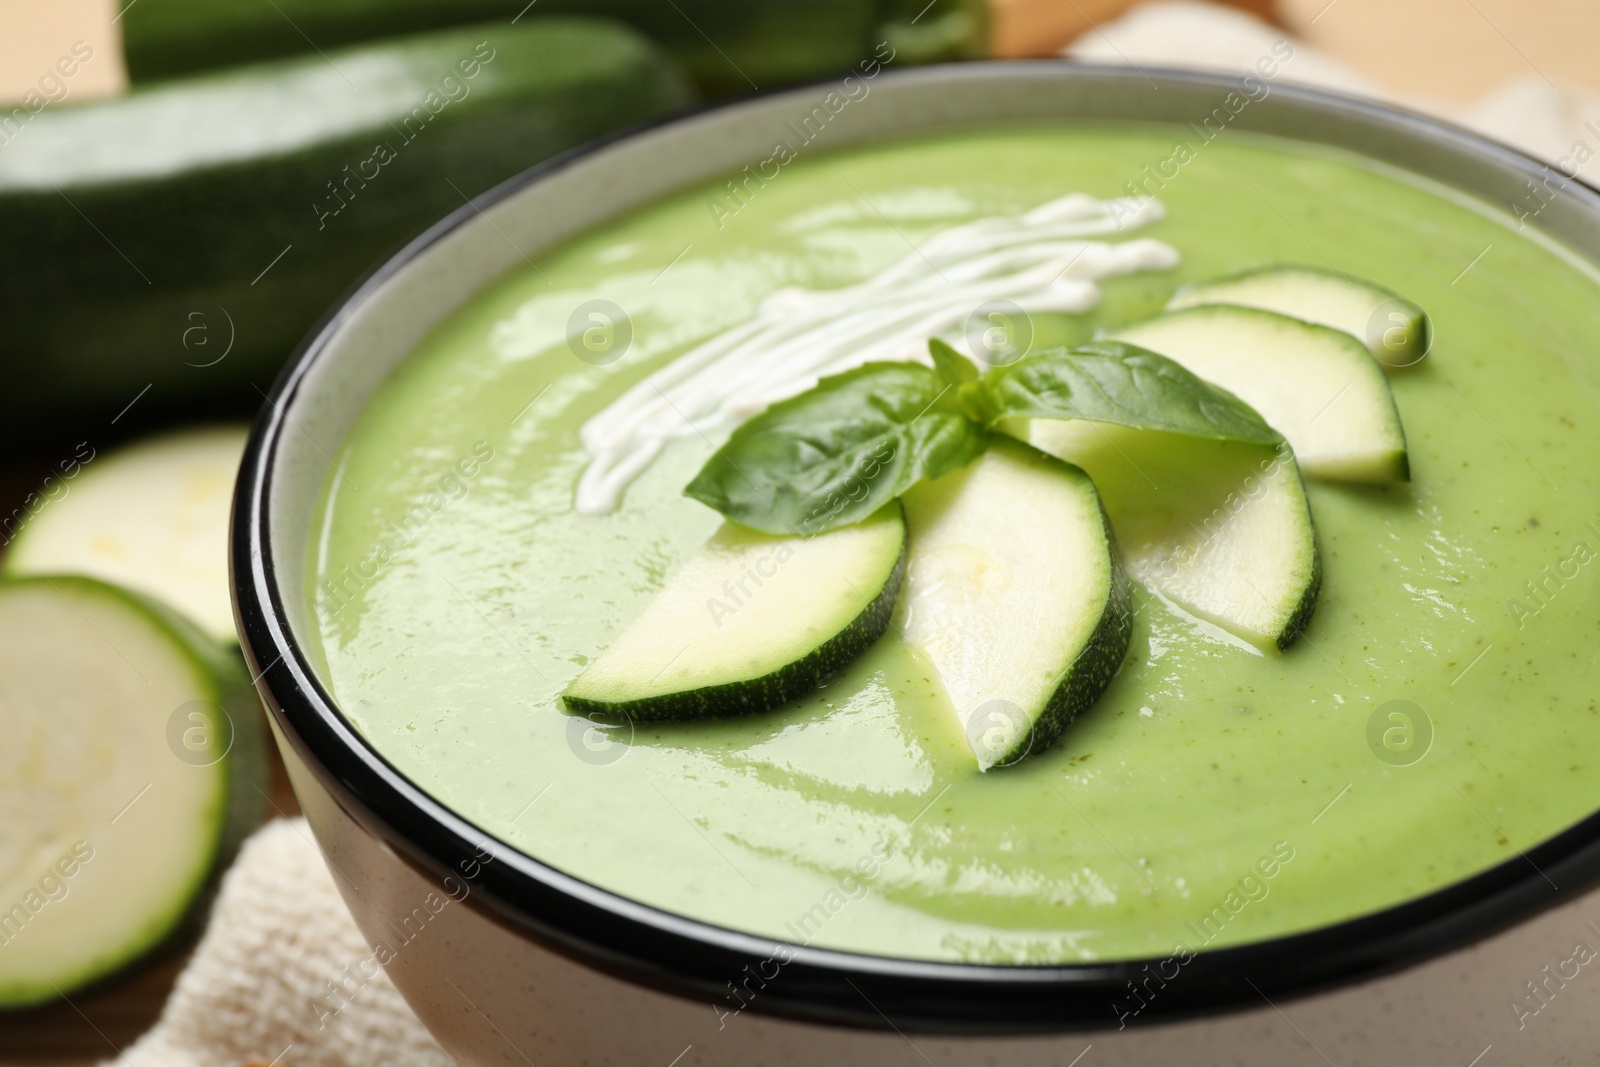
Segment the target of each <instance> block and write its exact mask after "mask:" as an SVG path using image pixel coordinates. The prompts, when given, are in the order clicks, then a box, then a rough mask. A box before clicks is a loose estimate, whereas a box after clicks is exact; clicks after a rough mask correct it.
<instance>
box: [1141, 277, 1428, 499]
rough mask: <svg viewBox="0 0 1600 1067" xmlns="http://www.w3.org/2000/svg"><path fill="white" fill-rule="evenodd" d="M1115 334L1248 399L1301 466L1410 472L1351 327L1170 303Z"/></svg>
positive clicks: (1320, 473)
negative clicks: (1178, 306)
mask: <svg viewBox="0 0 1600 1067" xmlns="http://www.w3.org/2000/svg"><path fill="white" fill-rule="evenodd" d="M1112 338H1113V339H1114V340H1118V341H1126V342H1128V343H1130V344H1135V345H1139V346H1141V347H1143V348H1148V349H1150V350H1151V351H1153V352H1159V353H1160V354H1161V355H1163V356H1166V357H1167V358H1168V359H1171V360H1173V361H1175V362H1177V363H1181V364H1183V365H1184V366H1185V367H1187V368H1189V370H1191V371H1193V372H1194V373H1195V374H1197V375H1199V376H1200V377H1202V378H1204V379H1206V380H1207V381H1209V382H1211V383H1212V384H1213V385H1220V386H1222V388H1224V389H1226V390H1228V391H1229V392H1231V393H1233V394H1234V395H1236V396H1238V397H1239V399H1241V400H1243V401H1244V402H1245V403H1247V404H1249V405H1250V406H1251V407H1253V408H1255V409H1256V411H1257V412H1259V413H1260V415H1261V417H1262V418H1264V419H1266V420H1267V423H1268V424H1269V425H1270V426H1271V427H1272V428H1273V429H1275V430H1277V431H1278V432H1279V433H1281V434H1283V436H1284V437H1286V438H1288V440H1289V444H1290V445H1291V446H1292V447H1293V448H1294V455H1295V459H1296V460H1297V461H1298V462H1299V464H1300V467H1301V469H1302V470H1304V471H1305V472H1306V473H1307V474H1309V475H1312V476H1315V477H1322V478H1328V479H1332V480H1335V481H1349V482H1377V483H1383V482H1397V481H1399V482H1403V481H1406V480H1408V479H1409V478H1410V476H1411V468H1410V464H1409V461H1408V460H1407V458H1406V435H1405V431H1404V430H1403V429H1402V428H1401V426H1400V413H1399V411H1398V410H1396V408H1395V405H1394V395H1393V394H1392V393H1390V391H1389V381H1388V379H1387V378H1385V377H1384V374H1383V368H1382V367H1380V366H1378V362H1377V360H1375V359H1373V358H1372V354H1371V353H1370V352H1368V351H1367V350H1366V348H1365V347H1363V346H1362V345H1361V344H1359V343H1358V342H1357V341H1356V340H1355V339H1354V338H1352V337H1351V336H1350V335H1349V334H1346V333H1343V332H1341V331H1339V330H1334V329H1330V328H1328V327H1326V326H1316V325H1313V324H1312V323H1309V322H1302V321H1301V320H1299V319H1294V318H1290V317H1288V316H1287V315H1279V314H1276V313H1274V312H1271V311H1261V310H1258V309H1256V308H1244V307H1233V306H1231V305H1220V304H1219V305H1216V306H1205V307H1196V308H1189V309H1187V310H1184V311H1171V312H1167V313H1166V314H1164V315H1157V316H1156V317H1155V318H1152V319H1146V320H1145V321H1143V322H1138V323H1134V324H1133V325H1131V326H1126V327H1123V328H1122V329H1120V330H1117V331H1116V332H1115V333H1113V334H1112Z"/></svg>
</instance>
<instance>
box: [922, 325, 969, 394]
mask: <svg viewBox="0 0 1600 1067" xmlns="http://www.w3.org/2000/svg"><path fill="white" fill-rule="evenodd" d="M928 354H929V355H930V356H932V357H933V369H934V370H935V371H937V372H938V373H939V379H940V380H941V381H942V382H944V383H945V384H946V385H961V384H963V383H964V382H975V381H977V380H978V368H977V366H976V365H975V364H974V363H973V362H972V360H970V359H968V358H967V357H966V356H963V355H962V354H961V353H960V352H957V351H956V350H955V349H953V348H951V347H950V346H949V345H947V344H945V343H944V342H943V341H941V340H939V339H938V338H937V337H933V338H929V340H928Z"/></svg>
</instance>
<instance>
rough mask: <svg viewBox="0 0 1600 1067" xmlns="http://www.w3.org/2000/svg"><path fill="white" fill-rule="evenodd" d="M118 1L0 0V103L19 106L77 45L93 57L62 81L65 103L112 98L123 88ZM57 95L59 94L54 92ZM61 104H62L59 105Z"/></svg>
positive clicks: (125, 80) (126, 75) (126, 77)
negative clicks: (82, 45)
mask: <svg viewBox="0 0 1600 1067" xmlns="http://www.w3.org/2000/svg"><path fill="white" fill-rule="evenodd" d="M116 3H117V0H0V103H7V104H14V103H20V102H21V101H22V100H23V98H24V97H25V96H26V95H27V93H28V91H29V90H38V88H39V79H40V78H42V77H44V76H45V75H46V74H47V73H49V72H50V71H52V70H53V69H55V64H56V62H57V61H58V60H59V59H61V57H62V56H65V55H69V54H70V52H71V49H72V45H73V43H74V42H76V41H84V42H86V43H87V44H88V45H89V46H90V47H91V48H93V49H94V58H93V59H91V60H89V61H88V62H87V63H84V64H82V66H81V67H80V68H79V70H78V72H77V73H76V74H74V75H73V76H72V77H71V78H70V79H64V81H65V83H66V85H67V89H68V95H67V97H66V98H65V99H66V100H72V101H80V100H93V99H96V98H98V97H103V96H114V95H116V94H117V93H120V92H122V91H123V90H124V89H125V88H127V84H128V72H127V68H126V67H125V66H124V65H123V62H122V37H121V35H120V34H119V33H118V32H117V25H116V23H115V22H114V21H113V20H114V19H116V17H117V12H118V11H119V10H120V8H118V7H117V6H116ZM54 92H55V94H56V95H60V90H54ZM63 102H64V101H63Z"/></svg>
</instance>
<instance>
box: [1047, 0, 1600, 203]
mask: <svg viewBox="0 0 1600 1067" xmlns="http://www.w3.org/2000/svg"><path fill="white" fill-rule="evenodd" d="M1285 38H1288V39H1289V40H1290V41H1291V43H1292V45H1293V48H1294V55H1293V57H1292V58H1290V59H1289V60H1287V61H1286V62H1284V63H1283V64H1282V65H1281V68H1279V70H1280V72H1279V73H1278V74H1277V75H1276V80H1282V81H1293V82H1300V83H1302V84H1305V85H1315V86H1319V87H1321V88H1324V89H1333V90H1336V91H1339V92H1345V93H1352V94H1355V95H1357V96H1366V97H1371V98H1373V99H1377V100H1384V101H1387V102H1390V103H1395V104H1399V105H1401V106H1403V107H1408V108H1411V109H1413V110H1416V111H1423V112H1427V113H1428V114H1432V115H1437V116H1439V117H1440V118H1444V119H1448V120H1450V121H1452V122H1456V123H1459V124H1461V125H1463V126H1467V127H1469V128H1472V129H1475V130H1477V131H1479V132H1480V133H1484V134H1487V135H1488V136H1490V137H1493V138H1495V139H1496V140H1499V141H1504V142H1505V143H1506V144H1510V145H1515V146H1516V147H1518V148H1521V149H1522V150H1523V151H1525V152H1528V153H1531V154H1532V155H1535V156H1538V157H1539V158H1541V159H1543V160H1546V161H1547V162H1549V163H1550V164H1552V167H1553V169H1555V170H1557V171H1559V172H1560V174H1562V175H1564V176H1565V177H1567V178H1574V177H1582V178H1584V179H1585V180H1587V181H1588V182H1590V184H1600V93H1597V92H1595V91H1594V90H1592V89H1588V88H1585V87H1583V86H1578V85H1572V84H1564V83H1558V82H1553V81H1550V80H1549V79H1546V78H1545V77H1544V76H1543V75H1540V74H1535V73H1530V74H1528V75H1526V76H1524V77H1521V78H1516V79H1513V80H1511V81H1509V82H1506V83H1505V84H1504V85H1502V86H1501V87H1500V88H1498V89H1496V90H1495V91H1493V92H1491V93H1489V94H1487V95H1486V96H1483V97H1480V98H1479V99H1477V100H1475V101H1472V102H1470V103H1465V104H1463V103H1458V102H1453V101H1449V100H1444V99H1436V98H1432V97H1426V96H1414V95H1403V94H1399V93H1393V92H1390V91H1388V90H1387V89H1385V88H1383V87H1382V86H1381V85H1378V84H1377V83H1375V82H1374V81H1372V79H1370V78H1368V77H1366V76H1365V75H1362V74H1360V73H1358V72H1357V71H1356V70H1355V69H1354V68H1352V67H1350V66H1349V65H1348V64H1345V63H1343V62H1341V61H1340V60H1338V59H1337V58H1335V57H1333V56H1330V55H1327V54H1325V53H1322V52H1319V51H1317V50H1316V49H1314V48H1312V47H1311V46H1310V45H1308V44H1305V43H1304V42H1302V41H1298V40H1294V39H1293V38H1290V37H1289V35H1288V34H1287V33H1286V32H1285V31H1284V30H1282V29H1279V28H1278V27H1276V26H1269V25H1268V24H1267V23H1265V22H1262V21H1261V20H1260V19H1258V18H1256V17H1255V16H1253V15H1249V14H1246V13H1245V12H1243V11H1239V10H1237V9H1234V8H1228V7H1222V6H1219V5H1217V4H1209V3H1202V2H1200V0H1169V2H1164V3H1151V4H1143V5H1141V6H1139V7H1136V8H1134V9H1133V10H1132V11H1130V12H1128V13H1127V14H1126V15H1124V16H1122V17H1121V18H1119V19H1117V20H1116V21H1115V22H1107V23H1104V24H1103V25H1101V26H1099V27H1097V28H1096V29H1093V30H1090V31H1089V32H1088V33H1085V34H1084V35H1083V36H1081V37H1079V38H1078V39H1077V41H1075V42H1074V43H1073V44H1072V45H1071V46H1070V47H1068V48H1067V50H1066V54H1067V55H1069V56H1072V57H1073V58H1075V59H1084V60H1090V61H1093V62H1096V63H1131V64H1133V65H1135V66H1137V65H1140V64H1148V65H1150V66H1185V67H1203V68H1206V69H1209V70H1217V71H1222V72H1226V73H1232V74H1238V75H1241V76H1242V75H1244V74H1246V73H1250V72H1253V71H1254V70H1255V68H1256V62H1257V60H1259V59H1261V57H1263V56H1270V55H1273V54H1274V53H1273V51H1272V47H1273V45H1274V44H1277V43H1278V42H1280V41H1283V40H1284V39H1285Z"/></svg>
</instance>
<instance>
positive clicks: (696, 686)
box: [564, 502, 906, 720]
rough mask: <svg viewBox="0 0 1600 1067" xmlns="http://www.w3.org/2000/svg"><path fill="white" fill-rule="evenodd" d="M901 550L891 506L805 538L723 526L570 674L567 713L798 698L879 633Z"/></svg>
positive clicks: (691, 710) (741, 707) (663, 713)
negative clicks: (578, 671) (589, 659)
mask: <svg viewBox="0 0 1600 1067" xmlns="http://www.w3.org/2000/svg"><path fill="white" fill-rule="evenodd" d="M905 547H906V523H905V516H904V513H903V512H902V510H901V508H900V505H899V503H898V502H896V503H892V504H889V505H888V506H886V507H884V508H881V509H879V510H878V511H877V512H875V513H874V514H873V515H871V516H870V517H868V518H867V519H865V520H863V521H861V522H858V523H855V524H854V525H851V526H842V527H840V528H838V529H836V530H830V531H828V532H827V533H824V534H818V535H817V536H815V537H810V538H806V537H782V536H775V535H772V534H764V533H759V532H757V531H755V530H751V529H748V528H746V527H743V526H738V525H736V524H734V523H726V524H724V525H723V526H722V527H720V528H719V529H718V530H717V532H716V533H715V534H714V535H713V536H712V538H711V540H709V541H708V542H706V544H705V546H704V547H702V548H701V549H700V551H699V552H697V553H696V554H695V555H694V556H693V557H691V558H690V559H689V561H688V562H687V563H685V564H684V565H683V567H682V568H681V569H680V570H679V571H678V572H677V573H676V574H674V575H673V576H672V577H671V578H670V579H668V581H667V584H666V586H665V587H664V588H663V589H662V590H661V591H660V592H659V593H657V594H656V597H655V599H654V600H652V601H651V602H650V603H649V604H647V605H646V606H645V609H644V610H643V611H642V612H640V613H639V615H638V617H637V618H635V619H634V620H633V621H632V622H631V623H629V624H628V625H627V626H626V627H625V628H624V629H623V630H622V632H621V633H620V634H618V635H617V637H616V639H615V640H614V641H612V642H611V644H610V645H609V646H608V647H607V648H606V649H605V651H603V652H601V653H600V654H599V655H598V656H596V657H595V659H594V660H593V661H592V662H591V663H590V664H589V666H588V667H587V668H586V669H585V670H584V671H583V673H582V674H580V675H578V677H577V679H576V680H575V681H574V682H573V683H572V685H571V687H570V688H568V690H567V691H566V693H565V695H564V699H565V701H566V704H567V707H568V709H569V710H571V711H574V712H577V713H579V714H582V715H592V714H596V713H603V714H607V715H617V714H621V715H625V716H628V717H629V718H633V719H640V720H656V719H692V718H702V717H707V716H717V715H741V714H747V713H753V712H758V711H765V710H767V709H769V708H773V707H776V706H778V705H779V704H783V703H785V702H787V701H790V700H793V699H795V698H796V697H799V696H803V695H804V694H806V693H808V692H810V691H811V690H813V689H815V688H816V687H817V685H818V684H819V683H821V681H822V680H823V679H824V678H826V677H827V676H828V675H830V674H832V673H833V672H834V671H836V670H838V669H839V668H840V667H843V666H844V665H845V664H846V663H849V662H850V661H851V660H853V659H855V658H856V657H857V656H858V655H860V654H861V653H862V652H864V651H865V650H866V648H867V646H868V645H870V644H872V642H874V641H876V640H877V639H878V638H879V636H881V635H882V633H883V631H884V629H885V628H886V627H887V626H888V625H889V619H890V616H891V615H892V614H893V611H894V602H895V597H896V596H897V595H898V594H899V592H900V583H901V579H902V578H903V576H904V574H905Z"/></svg>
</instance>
